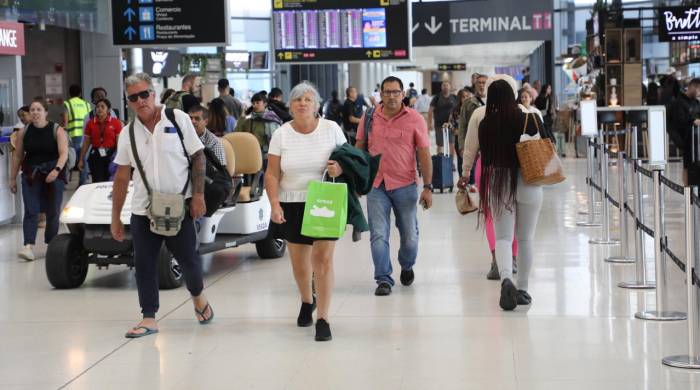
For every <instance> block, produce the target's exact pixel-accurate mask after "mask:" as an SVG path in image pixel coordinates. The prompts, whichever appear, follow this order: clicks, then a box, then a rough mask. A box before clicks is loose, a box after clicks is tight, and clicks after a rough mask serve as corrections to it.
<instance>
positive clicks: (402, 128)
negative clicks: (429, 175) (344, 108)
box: [357, 106, 430, 191]
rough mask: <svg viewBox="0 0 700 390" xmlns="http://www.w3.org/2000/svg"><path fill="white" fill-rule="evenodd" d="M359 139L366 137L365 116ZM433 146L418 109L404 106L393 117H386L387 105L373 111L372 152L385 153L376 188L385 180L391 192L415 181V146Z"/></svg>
mask: <svg viewBox="0 0 700 390" xmlns="http://www.w3.org/2000/svg"><path fill="white" fill-rule="evenodd" d="M357 139H358V140H363V139H365V116H364V115H362V118H361V119H360V124H359V126H358V127H357ZM429 146H430V139H429V138H428V127H427V126H426V124H425V120H423V117H422V116H421V114H419V113H418V112H417V111H416V110H414V109H412V108H408V107H405V106H404V107H403V108H402V109H401V111H399V113H398V114H396V115H394V117H393V118H387V117H385V116H384V106H379V107H377V109H376V110H375V111H374V117H373V120H372V131H371V132H370V136H369V153H370V154H371V155H373V156H376V155H378V154H381V155H382V159H381V161H380V163H379V170H378V172H377V177H376V178H375V179H374V187H375V188H379V186H380V185H381V184H382V182H384V185H385V187H386V189H387V190H388V191H392V190H395V189H397V188H402V187H405V186H407V185H411V184H413V183H415V182H416V179H417V177H416V149H418V148H427V147H429Z"/></svg>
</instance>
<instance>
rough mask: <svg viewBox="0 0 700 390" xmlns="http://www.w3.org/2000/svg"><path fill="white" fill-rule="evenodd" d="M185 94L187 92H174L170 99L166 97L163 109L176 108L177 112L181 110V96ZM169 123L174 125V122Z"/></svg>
mask: <svg viewBox="0 0 700 390" xmlns="http://www.w3.org/2000/svg"><path fill="white" fill-rule="evenodd" d="M186 93H187V92H185V91H179V92H175V93H174V94H172V95H170V97H168V98H167V99H166V100H165V108H169V109H174V108H177V109H178V110H182V95H184V94H186ZM168 119H169V118H168ZM171 122H173V123H175V122H174V121H171Z"/></svg>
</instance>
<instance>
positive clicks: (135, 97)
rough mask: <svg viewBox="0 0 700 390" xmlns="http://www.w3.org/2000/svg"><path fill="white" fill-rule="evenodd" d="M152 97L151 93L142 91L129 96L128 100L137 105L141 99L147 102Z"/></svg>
mask: <svg viewBox="0 0 700 390" xmlns="http://www.w3.org/2000/svg"><path fill="white" fill-rule="evenodd" d="M149 96H151V91H149V90H146V91H141V92H139V93H135V94H133V95H129V96H127V97H126V98H127V99H129V101H130V102H132V103H136V102H138V101H139V98H141V99H143V100H146V99H148V97H149Z"/></svg>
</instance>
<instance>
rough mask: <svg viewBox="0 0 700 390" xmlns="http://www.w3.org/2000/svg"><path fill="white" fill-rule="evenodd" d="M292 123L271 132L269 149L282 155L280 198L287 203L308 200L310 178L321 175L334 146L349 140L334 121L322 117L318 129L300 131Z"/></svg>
mask: <svg viewBox="0 0 700 390" xmlns="http://www.w3.org/2000/svg"><path fill="white" fill-rule="evenodd" d="M291 123H293V122H287V123H285V124H284V125H282V126H281V127H280V128H279V129H277V131H275V132H274V133H273V134H272V140H270V149H269V150H268V154H271V155H275V156H280V169H281V171H282V177H281V179H280V194H279V200H280V202H284V203H294V202H305V201H306V189H307V188H308V186H309V182H310V181H312V180H321V179H322V176H323V172H324V171H325V169H326V166H327V164H328V158H329V157H330V155H331V153H333V150H335V148H336V147H337V146H340V145H343V144H344V143H346V142H347V141H346V140H345V135H343V131H342V130H341V129H340V126H338V124H337V123H335V122H333V121H330V120H327V119H319V120H318V126H317V127H316V129H314V131H312V132H311V133H308V134H302V133H299V132H297V131H296V130H294V128H293V127H292V125H291Z"/></svg>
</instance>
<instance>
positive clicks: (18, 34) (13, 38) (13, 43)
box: [0, 22, 24, 56]
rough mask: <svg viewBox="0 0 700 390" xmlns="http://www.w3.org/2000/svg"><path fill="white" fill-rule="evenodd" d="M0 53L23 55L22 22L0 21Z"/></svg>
mask: <svg viewBox="0 0 700 390" xmlns="http://www.w3.org/2000/svg"><path fill="white" fill-rule="evenodd" d="M0 54H5V55H14V56H23V55H24V24H22V23H15V22H0Z"/></svg>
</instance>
